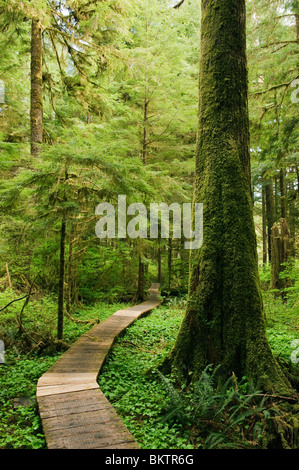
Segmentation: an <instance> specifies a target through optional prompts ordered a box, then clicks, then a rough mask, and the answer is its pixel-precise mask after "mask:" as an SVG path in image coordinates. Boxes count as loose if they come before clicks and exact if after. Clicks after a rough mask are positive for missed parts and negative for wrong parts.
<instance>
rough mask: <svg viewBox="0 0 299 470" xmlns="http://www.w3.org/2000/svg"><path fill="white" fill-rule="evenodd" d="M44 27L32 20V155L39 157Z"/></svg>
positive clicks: (40, 146)
mask: <svg viewBox="0 0 299 470" xmlns="http://www.w3.org/2000/svg"><path fill="white" fill-rule="evenodd" d="M42 56H43V49H42V26H41V22H40V21H39V20H35V19H34V20H32V27H31V109H30V123H31V155H32V156H33V157H37V156H38V155H39V153H40V152H41V149H42V142H43V95H42V81H43V76H42Z"/></svg>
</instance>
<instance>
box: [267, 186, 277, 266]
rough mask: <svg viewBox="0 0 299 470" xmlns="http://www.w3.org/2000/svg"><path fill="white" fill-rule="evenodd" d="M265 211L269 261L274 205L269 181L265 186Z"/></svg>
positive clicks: (269, 257) (269, 256)
mask: <svg viewBox="0 0 299 470" xmlns="http://www.w3.org/2000/svg"><path fill="white" fill-rule="evenodd" d="M265 190H266V213H267V232H268V259H269V263H271V230H272V227H273V224H274V222H275V207H274V194H273V183H272V182H269V183H268V184H267V185H266V187H265Z"/></svg>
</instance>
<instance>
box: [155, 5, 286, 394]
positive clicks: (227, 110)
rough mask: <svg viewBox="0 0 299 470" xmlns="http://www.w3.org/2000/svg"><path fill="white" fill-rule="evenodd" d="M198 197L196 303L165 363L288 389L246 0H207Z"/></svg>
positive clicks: (179, 370)
mask: <svg viewBox="0 0 299 470" xmlns="http://www.w3.org/2000/svg"><path fill="white" fill-rule="evenodd" d="M201 3H202V5H201V11H202V20H201V60H200V80H199V126H198V143H197V152H196V182H195V200H196V201H197V202H201V203H203V210H204V236H203V245H202V247H201V248H200V249H199V250H194V251H193V252H192V253H191V261H190V279H189V302H188V306H187V312H186V315H185V317H184V320H183V322H182V326H181V329H180V331H179V334H178V337H177V340H176V343H175V346H174V348H173V350H172V351H171V354H170V356H169V358H168V360H167V361H166V363H165V364H164V366H165V365H167V366H168V369H169V367H170V369H171V370H172V371H173V372H174V373H176V374H177V375H178V377H180V376H186V375H187V373H188V372H189V371H192V372H193V377H195V376H197V374H198V373H199V372H200V371H201V370H202V369H203V368H204V367H205V366H206V365H207V364H214V365H216V364H221V365H222V367H221V370H222V377H223V379H224V378H227V377H228V376H229V375H231V373H232V372H234V373H235V374H236V376H237V377H239V378H241V377H242V376H244V375H246V376H247V377H250V378H251V379H253V380H254V382H255V383H256V385H257V386H259V387H261V388H262V389H264V390H271V391H273V390H275V391H276V392H280V393H285V394H287V393H289V392H290V385H289V383H288V381H287V379H286V378H285V377H284V375H283V373H282V371H281V369H280V368H279V366H278V365H277V363H276V361H275V359H274V358H273V355H272V353H271V350H270V347H269V344H268V341H267V339H266V333H265V318H264V313H263V303H262V298H261V291H260V283H259V275H258V263H257V250H256V235H255V228H254V223H253V212H252V200H251V187H250V186H251V185H250V156H249V122H248V104H247V68H246V37H245V0H202V2H201Z"/></svg>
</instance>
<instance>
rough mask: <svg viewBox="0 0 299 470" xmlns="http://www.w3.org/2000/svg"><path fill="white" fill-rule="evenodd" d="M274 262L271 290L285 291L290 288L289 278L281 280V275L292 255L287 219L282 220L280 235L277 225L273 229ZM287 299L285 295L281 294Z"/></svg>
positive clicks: (272, 264) (272, 263) (272, 265)
mask: <svg viewBox="0 0 299 470" xmlns="http://www.w3.org/2000/svg"><path fill="white" fill-rule="evenodd" d="M271 243H272V262H271V289H279V290H281V289H285V288H286V287H289V286H290V280H289V279H288V278H287V277H284V278H281V277H280V273H282V272H283V271H284V270H285V267H286V263H287V261H288V259H289V257H290V253H291V237H290V232H289V229H288V226H287V222H286V219H283V218H281V219H280V233H279V229H278V226H277V224H276V223H275V224H274V225H273V227H272V232H271ZM281 295H282V298H285V293H284V292H282V293H281Z"/></svg>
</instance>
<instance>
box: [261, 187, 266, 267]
mask: <svg viewBox="0 0 299 470" xmlns="http://www.w3.org/2000/svg"><path fill="white" fill-rule="evenodd" d="M262 227H263V264H266V263H267V218H266V190H265V188H264V187H263V188H262Z"/></svg>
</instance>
